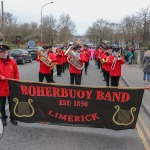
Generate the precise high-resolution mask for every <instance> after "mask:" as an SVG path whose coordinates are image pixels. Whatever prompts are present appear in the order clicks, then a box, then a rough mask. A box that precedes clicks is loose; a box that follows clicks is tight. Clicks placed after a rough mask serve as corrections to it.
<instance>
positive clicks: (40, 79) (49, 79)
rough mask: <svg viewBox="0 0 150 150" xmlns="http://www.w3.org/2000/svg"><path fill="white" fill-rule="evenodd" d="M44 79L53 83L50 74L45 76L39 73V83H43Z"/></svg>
mask: <svg viewBox="0 0 150 150" xmlns="http://www.w3.org/2000/svg"><path fill="white" fill-rule="evenodd" d="M44 77H45V78H46V81H47V82H52V79H51V75H50V73H49V74H43V73H41V72H39V82H43V80H44Z"/></svg>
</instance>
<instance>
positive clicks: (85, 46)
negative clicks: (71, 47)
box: [82, 44, 91, 75]
mask: <svg viewBox="0 0 150 150" xmlns="http://www.w3.org/2000/svg"><path fill="white" fill-rule="evenodd" d="M82 52H84V54H85V75H87V68H88V65H89V60H90V56H91V51H90V50H89V49H88V46H87V45H86V44H85V45H84V46H83V50H82Z"/></svg>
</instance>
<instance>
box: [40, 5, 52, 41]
mask: <svg viewBox="0 0 150 150" xmlns="http://www.w3.org/2000/svg"><path fill="white" fill-rule="evenodd" d="M52 3H54V2H50V3H46V4H44V5H43V6H42V8H41V42H43V35H42V34H43V33H42V28H43V25H42V22H43V18H42V10H43V8H44V7H45V6H46V5H48V4H52Z"/></svg>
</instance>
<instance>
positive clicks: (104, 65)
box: [100, 49, 107, 81]
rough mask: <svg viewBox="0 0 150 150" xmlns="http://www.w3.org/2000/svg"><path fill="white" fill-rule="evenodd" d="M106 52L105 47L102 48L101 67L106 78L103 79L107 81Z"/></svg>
mask: <svg viewBox="0 0 150 150" xmlns="http://www.w3.org/2000/svg"><path fill="white" fill-rule="evenodd" d="M106 57H107V55H106V53H105V52H104V49H102V51H101V56H100V62H101V68H102V72H103V77H104V80H103V81H106V74H105V67H106V63H105V61H106Z"/></svg>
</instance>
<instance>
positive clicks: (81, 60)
mask: <svg viewBox="0 0 150 150" xmlns="http://www.w3.org/2000/svg"><path fill="white" fill-rule="evenodd" d="M71 58H72V57H71V56H68V60H70V59H71ZM86 59H87V58H86V56H85V54H84V52H83V51H82V52H81V53H80V56H79V61H80V62H81V63H83V64H84V62H85V61H86ZM68 63H69V72H70V73H74V74H81V70H79V69H77V68H76V67H74V66H73V65H72V64H71V63H70V62H69V61H68Z"/></svg>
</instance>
